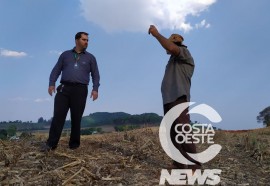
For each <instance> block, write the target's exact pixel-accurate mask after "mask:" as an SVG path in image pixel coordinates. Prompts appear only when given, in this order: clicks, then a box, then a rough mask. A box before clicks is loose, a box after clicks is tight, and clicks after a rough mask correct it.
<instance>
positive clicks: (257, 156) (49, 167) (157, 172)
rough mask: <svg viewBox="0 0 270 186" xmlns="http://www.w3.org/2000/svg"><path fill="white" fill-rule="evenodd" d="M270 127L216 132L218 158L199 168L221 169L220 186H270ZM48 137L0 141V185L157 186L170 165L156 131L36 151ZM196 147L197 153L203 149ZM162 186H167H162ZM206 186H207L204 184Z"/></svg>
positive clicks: (64, 139) (96, 138)
mask: <svg viewBox="0 0 270 186" xmlns="http://www.w3.org/2000/svg"><path fill="white" fill-rule="evenodd" d="M269 136H270V128H269V127H268V128H262V129H256V130H243V131H222V130H220V131H216V133H215V137H214V140H215V143H217V144H220V145H221V146H222V149H221V151H220V153H219V154H218V155H217V156H216V157H215V158H214V159H213V160H211V161H209V162H207V163H205V164H203V169H221V170H222V172H221V174H220V183H219V184H218V185H228V186H231V185H242V186H246V185H250V186H253V185H269V183H270V176H269V175H270V137H269ZM46 138H47V133H44V134H43V133H42V134H41V133H34V134H33V135H32V136H28V137H25V138H24V139H22V138H21V139H19V140H13V141H0V185H1V186H4V185H20V186H21V185H118V186H122V185H142V186H144V185H159V182H160V176H161V170H162V169H166V168H167V167H169V166H170V164H171V162H172V160H171V159H170V158H169V157H168V156H167V154H166V153H165V152H164V150H163V149H162V147H161V145H160V141H159V128H158V127H149V128H142V129H136V130H131V131H127V132H113V133H105V134H95V135H89V136H82V139H81V146H80V147H79V148H78V149H75V150H70V149H69V148H68V140H69V137H68V136H65V137H61V140H60V142H59V145H58V147H57V149H55V150H52V151H49V152H40V147H41V146H42V144H43V143H44V141H45V140H46ZM205 148H206V146H205V145H199V146H198V151H202V150H203V149H205ZM166 185H169V184H168V183H167V182H166ZM205 185H207V184H205Z"/></svg>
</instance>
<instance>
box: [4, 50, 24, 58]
mask: <svg viewBox="0 0 270 186" xmlns="http://www.w3.org/2000/svg"><path fill="white" fill-rule="evenodd" d="M0 56H5V57H25V56H27V53H25V52H17V51H13V50H6V49H0Z"/></svg>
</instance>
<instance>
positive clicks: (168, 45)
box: [148, 25, 180, 56]
mask: <svg viewBox="0 0 270 186" xmlns="http://www.w3.org/2000/svg"><path fill="white" fill-rule="evenodd" d="M148 33H149V34H152V36H154V37H155V38H156V39H157V40H158V42H159V43H160V44H161V46H162V47H163V48H164V49H165V50H166V51H167V52H168V53H169V54H172V55H174V56H178V55H179V53H180V49H179V47H178V46H177V45H176V44H174V43H173V42H171V41H169V40H168V39H167V38H165V37H164V36H163V35H161V34H160V33H159V32H158V30H157V28H156V27H155V26H154V25H150V28H149V30H148Z"/></svg>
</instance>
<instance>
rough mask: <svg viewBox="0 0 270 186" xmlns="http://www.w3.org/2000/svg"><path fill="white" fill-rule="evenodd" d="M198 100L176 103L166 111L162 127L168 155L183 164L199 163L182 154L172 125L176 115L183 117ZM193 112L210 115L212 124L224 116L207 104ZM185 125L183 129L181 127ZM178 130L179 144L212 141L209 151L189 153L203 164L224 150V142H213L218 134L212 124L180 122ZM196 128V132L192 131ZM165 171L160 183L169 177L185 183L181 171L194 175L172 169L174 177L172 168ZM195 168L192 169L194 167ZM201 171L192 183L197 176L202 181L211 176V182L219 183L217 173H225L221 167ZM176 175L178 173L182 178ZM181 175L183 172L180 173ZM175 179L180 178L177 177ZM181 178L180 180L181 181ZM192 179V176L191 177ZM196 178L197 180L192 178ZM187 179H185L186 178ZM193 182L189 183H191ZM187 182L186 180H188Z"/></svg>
mask: <svg viewBox="0 0 270 186" xmlns="http://www.w3.org/2000/svg"><path fill="white" fill-rule="evenodd" d="M193 104H194V102H185V103H182V104H179V105H176V106H175V107H173V108H172V109H171V110H169V112H167V113H166V115H165V116H164V117H163V119H162V121H161V125H160V128H159V139H160V143H161V146H162V148H163V149H164V151H165V152H166V154H167V155H168V156H169V157H170V158H171V159H173V160H174V161H176V162H179V163H181V164H185V165H194V164H195V163H193V162H191V161H190V160H188V159H187V158H186V157H184V156H183V154H181V153H180V151H179V150H178V149H177V148H176V147H175V146H174V145H173V143H172V140H171V137H170V130H171V127H172V124H173V122H174V121H175V120H176V118H178V117H179V115H180V114H181V113H182V112H183V111H184V110H185V109H187V108H188V107H189V106H191V105H193ZM188 113H189V114H200V115H202V116H204V117H206V118H207V119H208V120H209V121H210V122H212V123H219V122H220V121H221V120H222V119H221V117H220V115H219V114H218V113H217V112H216V111H215V110H214V109H213V108H212V107H210V106H208V105H206V104H200V105H197V106H195V107H193V108H192V109H191V110H190V111H189V112H188ZM179 128H181V130H179ZM174 130H175V132H176V133H177V135H176V137H175V141H176V143H179V144H182V143H192V142H193V143H209V144H212V145H210V146H209V147H208V148H207V149H206V150H204V151H203V152H200V153H188V152H187V154H188V156H190V157H191V158H192V159H193V160H195V161H197V162H201V163H206V162H208V161H210V160H212V159H213V158H214V157H215V156H216V155H217V154H218V153H219V152H220V150H221V148H222V147H221V145H219V144H213V143H214V141H213V137H214V134H215V131H214V129H213V127H212V124H194V125H193V126H192V127H191V126H190V124H185V123H178V124H176V126H175V128H174ZM191 131H193V133H191ZM166 171H167V170H164V169H163V170H162V171H161V178H160V184H164V183H165V180H166V178H168V179H167V181H168V182H169V181H171V182H172V184H181V183H182V182H181V181H179V174H177V173H179V171H180V172H181V171H182V172H183V171H184V173H186V176H187V177H188V176H189V175H190V174H189V173H190V172H189V170H185V169H183V170H177V171H176V170H172V172H171V174H170V176H168V174H169V173H168V171H167V172H166ZM185 171H186V172H185ZM190 171H191V170H190ZM198 171H200V170H196V172H195V173H197V174H196V175H194V176H193V175H191V177H192V176H193V178H192V179H191V182H193V181H194V178H196V179H198V183H199V182H201V183H203V180H204V181H206V180H207V177H208V178H209V179H210V180H208V182H209V183H208V184H211V185H213V184H216V182H219V177H218V176H217V174H220V173H221V170H219V169H214V170H205V171H204V173H203V174H201V172H198ZM173 174H176V175H178V177H177V176H176V177H175V175H174V176H173ZM180 176H181V174H180ZM173 178H177V179H176V180H175V179H173ZM177 180H178V181H177ZM189 180H190V179H189ZM192 180H193V181H192ZM182 181H183V180H182ZM191 182H189V183H191ZM184 184H185V183H184ZM199 184H200V183H199Z"/></svg>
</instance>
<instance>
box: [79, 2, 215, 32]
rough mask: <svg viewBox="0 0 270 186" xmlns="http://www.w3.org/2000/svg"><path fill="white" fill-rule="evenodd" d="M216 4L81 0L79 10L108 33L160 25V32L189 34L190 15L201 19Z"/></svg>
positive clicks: (138, 29) (140, 30) (143, 30)
mask: <svg viewBox="0 0 270 186" xmlns="http://www.w3.org/2000/svg"><path fill="white" fill-rule="evenodd" d="M215 2H216V0H110V1H108V0H80V3H81V4H80V7H81V9H82V12H83V13H82V15H83V16H84V17H85V19H86V20H88V21H90V22H93V23H95V24H97V25H99V26H100V27H102V28H103V29H105V30H106V31H107V32H114V31H132V32H137V31H139V32H147V29H148V27H149V25H151V24H154V25H157V26H158V28H159V29H178V30H182V31H184V32H188V31H190V30H192V29H193V27H194V26H192V25H191V23H188V22H187V21H186V18H187V16H190V15H191V16H198V15H199V14H200V13H201V12H203V11H205V10H207V8H208V7H209V6H210V5H212V4H213V3H215ZM209 26H210V24H209ZM195 27H196V26H195Z"/></svg>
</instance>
